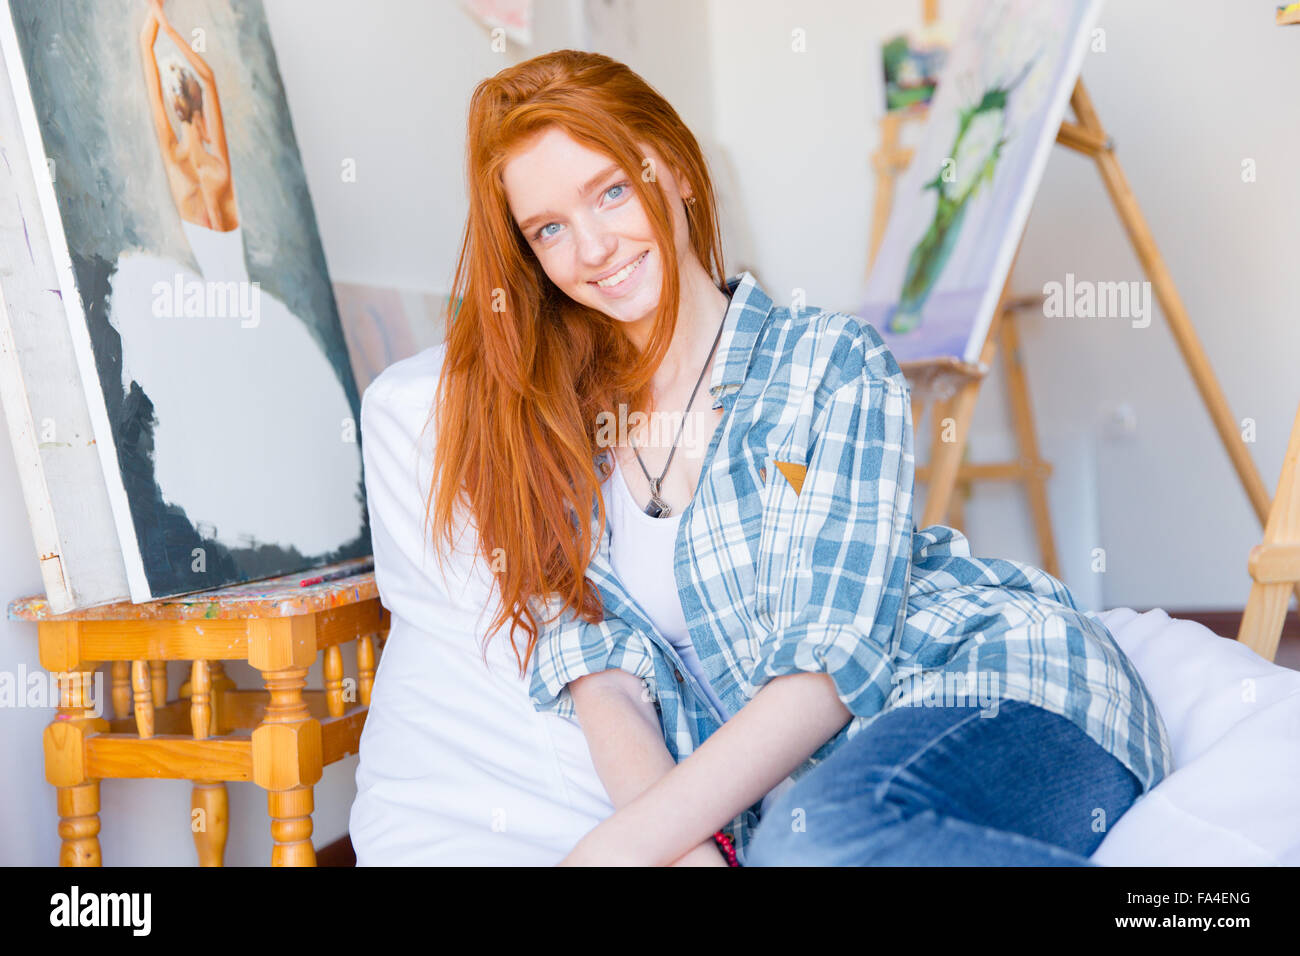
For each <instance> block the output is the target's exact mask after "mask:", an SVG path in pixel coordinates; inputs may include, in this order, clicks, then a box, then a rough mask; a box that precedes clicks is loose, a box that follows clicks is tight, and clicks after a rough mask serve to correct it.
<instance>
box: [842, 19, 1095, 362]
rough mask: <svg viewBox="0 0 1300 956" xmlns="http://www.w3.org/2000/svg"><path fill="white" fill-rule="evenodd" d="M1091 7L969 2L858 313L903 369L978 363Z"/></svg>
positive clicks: (1083, 47)
mask: <svg viewBox="0 0 1300 956" xmlns="http://www.w3.org/2000/svg"><path fill="white" fill-rule="evenodd" d="M1099 7H1100V2H1099V0H1070V2H1064V0H1063V2H1060V3H1042V2H1041V0H995V2H989V3H980V4H974V5H972V7H971V9H970V13H969V14H968V15H967V18H966V20H965V21H964V22H963V24H962V26H961V29H960V31H959V33H958V36H957V39H956V42H955V43H954V45H953V48H952V50H951V51H949V53H948V58H947V60H946V62H945V64H944V67H943V70H942V72H941V73H940V76H939V81H938V89H937V92H936V93H935V95H934V98H933V100H932V102H931V104H930V111H929V116H928V119H927V121H926V128H925V133H924V138H923V140H922V142H921V144H920V146H919V147H918V149H917V152H916V156H915V159H914V160H913V161H912V163H911V165H910V166H909V167H908V170H907V172H906V173H905V174H904V177H903V178H902V179H901V181H900V182H899V184H898V187H897V191H896V198H895V200H894V205H893V210H892V212H891V214H890V218H889V224H888V226H887V227H886V230H885V234H884V239H883V241H882V243H881V247H880V252H879V255H878V257H877V259H876V261H875V265H874V267H873V268H872V271H871V276H870V278H869V280H868V283H867V293H866V301H865V303H864V304H863V305H862V306H861V307H860V308H859V309H858V310H857V311H858V314H859V315H861V316H862V317H863V318H865V319H866V320H867V321H868V322H870V323H871V324H872V325H873V326H874V327H875V328H876V329H877V330H878V331H879V332H880V333H881V335H882V337H883V338H884V339H885V341H886V343H887V344H888V345H889V347H890V349H891V350H892V351H893V353H894V355H895V357H896V358H897V359H898V361H900V362H911V361H920V360H925V359H936V358H947V357H956V358H960V359H962V360H963V361H966V362H976V361H977V360H978V358H979V353H980V350H981V348H982V347H983V344H984V338H985V335H986V334H987V332H988V328H989V324H990V322H991V321H992V318H993V311H994V309H995V308H996V306H997V300H998V296H999V294H1000V293H1001V291H1002V286H1003V283H1004V282H1005V280H1006V275H1007V271H1008V270H1009V269H1010V267H1011V260H1012V258H1013V256H1014V255H1015V250H1016V245H1017V243H1018V241H1019V237H1020V234H1021V232H1022V231H1023V229H1024V225H1025V221H1026V219H1027V218H1028V216H1029V208H1030V206H1031V204H1032V202H1033V197H1034V194H1035V192H1036V191H1037V189H1038V183H1039V180H1040V179H1041V178H1042V172H1043V168H1044V166H1045V165H1046V162H1047V154H1048V152H1049V150H1050V149H1051V146H1052V143H1053V142H1054V140H1055V139H1056V132H1057V129H1058V128H1059V126H1060V123H1061V118H1062V116H1063V115H1064V113H1065V107H1066V104H1067V102H1068V101H1069V95H1070V90H1071V88H1072V87H1073V85H1074V81H1075V79H1076V77H1077V76H1078V73H1079V69H1080V66H1081V64H1082V61H1083V57H1084V55H1085V53H1086V52H1087V49H1088V40H1089V33H1090V31H1091V29H1092V26H1093V23H1094V22H1095V20H1096V16H1097V12H1098V9H1099Z"/></svg>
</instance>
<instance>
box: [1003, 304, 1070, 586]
mask: <svg viewBox="0 0 1300 956" xmlns="http://www.w3.org/2000/svg"><path fill="white" fill-rule="evenodd" d="M1000 334H1001V338H1002V360H1003V365H1002V367H1003V369H1004V370H1005V374H1006V386H1007V404H1008V405H1009V406H1010V408H1011V421H1012V424H1013V426H1014V428H1015V432H1016V448H1017V450H1018V451H1019V453H1020V466H1021V467H1022V468H1023V469H1024V473H1023V475H1022V478H1021V482H1022V483H1023V484H1024V486H1025V494H1026V495H1027V496H1028V498H1029V508H1030V511H1031V512H1032V513H1033V517H1034V530H1035V532H1036V533H1037V535H1038V553H1039V554H1040V555H1041V560H1042V568H1043V570H1044V571H1046V572H1047V573H1048V574H1050V575H1052V576H1053V577H1055V578H1059V577H1060V576H1061V564H1060V561H1059V560H1058V558H1057V554H1056V538H1055V536H1054V535H1053V533H1052V512H1051V509H1050V508H1049V507H1048V504H1047V478H1048V476H1049V475H1050V474H1051V470H1052V469H1051V466H1050V465H1049V464H1048V463H1047V462H1046V461H1044V460H1043V456H1042V454H1041V453H1040V452H1039V448H1038V434H1037V432H1036V431H1035V429H1034V413H1033V409H1032V407H1031V405H1030V402H1029V384H1028V382H1027V381H1026V379H1025V368H1024V363H1023V362H1021V360H1020V337H1019V333H1018V332H1017V330H1016V323H1015V321H1014V319H1012V317H1011V316H1006V317H1005V318H1004V319H1003V321H1002V327H1001V329H1000Z"/></svg>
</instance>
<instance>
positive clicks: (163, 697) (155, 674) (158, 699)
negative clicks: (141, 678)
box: [149, 661, 167, 707]
mask: <svg viewBox="0 0 1300 956" xmlns="http://www.w3.org/2000/svg"><path fill="white" fill-rule="evenodd" d="M149 686H150V688H151V689H152V691H153V705H154V706H155V707H166V706H167V662H166V661H150V662H149Z"/></svg>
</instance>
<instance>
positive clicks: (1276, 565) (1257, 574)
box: [1237, 412, 1300, 661]
mask: <svg viewBox="0 0 1300 956" xmlns="http://www.w3.org/2000/svg"><path fill="white" fill-rule="evenodd" d="M1249 567H1250V576H1251V578H1252V579H1253V583H1252V584H1251V586H1250V597H1249V598H1248V599H1247V601H1246V612H1245V614H1243V615H1242V617H1241V628H1240V629H1239V630H1238V632H1237V640H1239V641H1240V642H1241V643H1243V644H1245V645H1246V646H1247V647H1249V648H1250V649H1251V650H1252V651H1254V652H1255V653H1256V654H1258V655H1259V656H1260V657H1263V658H1265V659H1266V660H1270V661H1271V660H1272V659H1273V658H1274V657H1275V656H1276V655H1277V645H1278V642H1279V641H1280V640H1281V638H1282V625H1283V623H1284V622H1285V620H1286V609H1287V605H1288V604H1289V603H1290V602H1291V588H1292V585H1293V582H1295V580H1296V579H1297V578H1300V412H1298V413H1297V414H1296V418H1295V422H1294V423H1293V424H1292V426H1291V440H1290V441H1289V442H1288V443H1287V448H1286V457H1284V458H1283V459H1282V475H1281V477H1280V478H1279V479H1278V482H1277V496H1276V497H1275V498H1274V500H1273V508H1272V511H1271V512H1270V513H1269V516H1268V524H1267V526H1266V527H1265V528H1264V540H1263V542H1261V543H1260V544H1259V545H1257V546H1256V547H1254V548H1252V549H1251V552H1250V563H1249Z"/></svg>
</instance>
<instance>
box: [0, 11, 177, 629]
mask: <svg viewBox="0 0 1300 956" xmlns="http://www.w3.org/2000/svg"><path fill="white" fill-rule="evenodd" d="M0 14H3V16H0V49H3V51H4V55H5V64H6V67H7V69H8V71H9V81H10V85H11V86H12V87H13V93H14V104H15V106H16V107H17V109H18V122H19V124H20V126H21V127H22V130H23V147H24V149H25V150H26V152H27V155H28V158H29V160H30V162H31V164H32V170H33V172H35V171H36V170H37V169H44V168H47V167H46V161H45V160H46V157H45V150H44V141H43V139H42V137H41V130H40V123H39V122H38V120H37V118H36V106H35V104H34V103H33V101H32V92H31V86H30V84H29V83H28V81H27V69H26V66H25V64H24V60H23V56H22V50H21V49H20V48H19V45H18V33H17V31H16V29H15V27H14V21H13V11H12V10H11V9H10V7H9V4H8V3H7V2H6V3H0ZM35 180H36V195H37V198H38V199H39V200H40V205H41V216H42V219H43V220H44V222H45V228H46V231H47V232H48V233H49V239H50V253H51V255H52V256H53V259H54V270H55V273H56V274H57V275H58V278H59V289H60V292H61V294H62V297H63V308H64V313H65V315H66V316H67V320H68V329H69V331H70V332H71V334H72V347H73V352H74V353H75V354H76V357H77V366H78V369H79V371H80V373H81V380H82V384H83V387H84V389H85V392H86V405H87V406H88V408H89V411H90V421H91V426H92V428H93V429H94V432H95V445H96V447H97V449H98V450H99V462H100V468H101V469H102V471H103V473H104V481H105V484H106V485H107V488H108V499H109V503H110V504H111V505H112V509H113V523H114V525H115V526H116V528H117V535H118V542H119V543H120V545H121V548H122V560H123V562H124V564H125V565H126V578H127V584H128V586H129V587H130V590H131V600H132V601H133V602H135V603H137V604H138V603H141V602H144V601H149V600H151V599H152V597H153V594H152V592H151V591H150V589H149V581H148V579H147V578H146V577H145V573H144V560H143V557H142V556H141V554H140V542H139V540H138V539H137V538H136V535H135V525H134V523H133V522H132V519H131V506H130V502H129V501H128V499H127V496H126V486H125V485H124V484H123V483H122V473H121V471H120V469H119V467H118V463H117V443H116V441H115V440H114V438H113V429H112V425H111V424H110V422H109V420H108V407H107V406H106V405H105V403H104V392H103V387H102V385H101V384H100V381H99V371H98V369H97V368H96V366H95V356H94V351H93V349H92V347H91V343H90V330H89V328H88V327H87V325H86V316H85V311H84V308H83V307H82V304H81V293H80V291H79V290H78V289H77V283H76V276H75V275H74V274H73V272H72V256H71V253H70V252H69V251H68V240H67V236H66V235H65V233H64V231H63V218H62V216H61V215H60V214H59V206H58V198H57V196H56V194H55V191H54V183H53V182H52V181H50V180H49V178H48V177H43V176H39V175H38V176H35ZM119 387H120V383H119Z"/></svg>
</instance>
